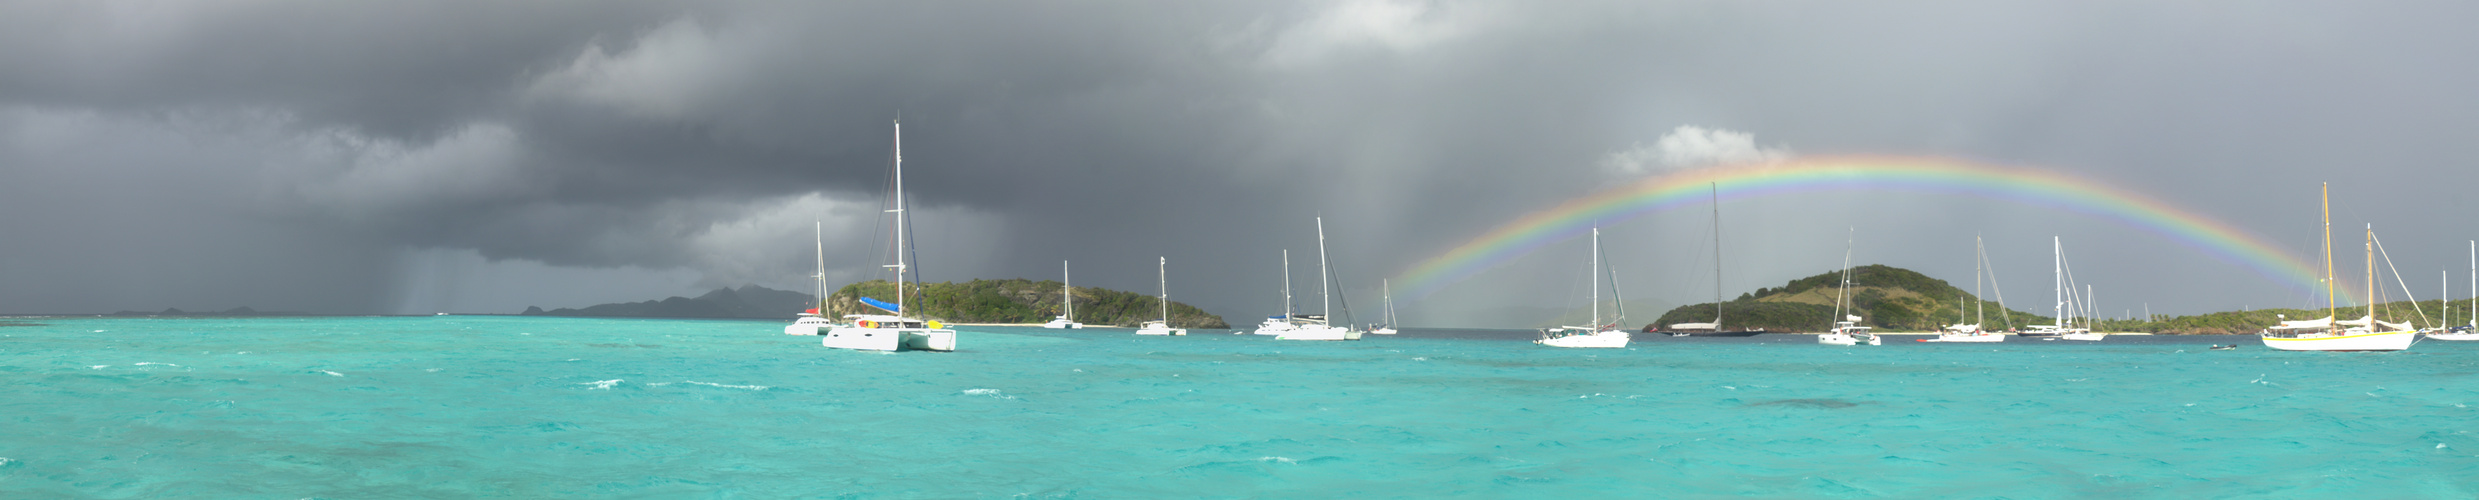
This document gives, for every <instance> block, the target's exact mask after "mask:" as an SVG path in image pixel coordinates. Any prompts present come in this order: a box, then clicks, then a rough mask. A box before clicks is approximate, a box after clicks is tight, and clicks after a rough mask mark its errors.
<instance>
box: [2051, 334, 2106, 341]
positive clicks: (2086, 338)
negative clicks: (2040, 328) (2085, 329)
mask: <svg viewBox="0 0 2479 500" xmlns="http://www.w3.org/2000/svg"><path fill="white" fill-rule="evenodd" d="M2057 338H2061V339H2066V340H2082V341H2089V342H2099V341H2100V339H2105V338H2109V334H2106V333H2068V334H2063V335H2058V336H2057Z"/></svg>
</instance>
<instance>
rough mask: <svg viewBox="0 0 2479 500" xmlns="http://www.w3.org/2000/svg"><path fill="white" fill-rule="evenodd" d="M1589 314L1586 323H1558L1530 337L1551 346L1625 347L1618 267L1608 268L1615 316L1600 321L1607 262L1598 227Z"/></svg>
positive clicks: (1623, 304) (1594, 235)
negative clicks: (1603, 256)
mask: <svg viewBox="0 0 2479 500" xmlns="http://www.w3.org/2000/svg"><path fill="white" fill-rule="evenodd" d="M1590 262H1591V263H1592V264H1591V265H1592V271H1591V273H1590V274H1591V275H1592V298H1591V302H1592V308H1591V309H1592V317H1591V318H1590V319H1588V320H1586V321H1585V323H1586V324H1587V325H1588V326H1561V327H1557V328H1543V329H1541V338H1540V339H1538V340H1534V341H1532V343H1535V344H1541V345H1545V346H1550V347H1583V348H1621V347H1627V341H1628V340H1629V339H1628V334H1627V330H1626V329H1623V328H1619V326H1618V325H1619V324H1620V323H1625V322H1626V321H1627V309H1626V307H1627V306H1626V302H1627V301H1626V298H1625V297H1624V296H1621V295H1619V292H1618V274H1617V271H1615V270H1612V271H1610V296H1611V298H1612V299H1613V300H1616V301H1617V302H1618V307H1617V312H1618V317H1616V318H1612V319H1611V320H1610V321H1609V322H1606V323H1605V322H1602V321H1601V272H1602V269H1603V268H1604V267H1606V266H1604V265H1603V264H1605V262H1604V261H1603V260H1602V253H1601V228H1598V227H1595V228H1592V258H1591V260H1590Z"/></svg>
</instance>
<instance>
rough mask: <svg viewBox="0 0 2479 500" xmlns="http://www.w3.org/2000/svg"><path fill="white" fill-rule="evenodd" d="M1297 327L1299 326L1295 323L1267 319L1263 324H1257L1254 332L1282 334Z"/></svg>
mask: <svg viewBox="0 0 2479 500" xmlns="http://www.w3.org/2000/svg"><path fill="white" fill-rule="evenodd" d="M1298 329H1300V328H1299V326H1297V325H1293V324H1291V323H1286V322H1280V321H1267V322H1265V324H1261V325H1257V331H1256V332H1255V333H1256V334H1257V335H1282V334H1284V333H1287V332H1290V331H1292V330H1298Z"/></svg>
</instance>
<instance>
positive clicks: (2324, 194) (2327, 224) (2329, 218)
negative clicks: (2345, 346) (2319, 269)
mask: <svg viewBox="0 0 2479 500" xmlns="http://www.w3.org/2000/svg"><path fill="white" fill-rule="evenodd" d="M2317 196H2318V197H2320V198H2319V199H2321V200H2323V204H2324V316H2325V317H2326V318H2328V319H2331V320H2333V321H2340V320H2341V314H2340V312H2341V311H2340V310H2341V298H2340V297H2335V296H2333V183H2330V182H2327V183H2324V187H2323V188H2322V189H2321V190H2319V191H2317ZM2325 330H2326V331H2339V330H2341V324H2340V323H2333V324H2329V325H2325Z"/></svg>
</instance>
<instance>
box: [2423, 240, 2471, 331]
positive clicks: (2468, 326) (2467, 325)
mask: <svg viewBox="0 0 2479 500" xmlns="http://www.w3.org/2000/svg"><path fill="white" fill-rule="evenodd" d="M2470 289H2471V297H2470V307H2469V308H2466V309H2465V310H2464V311H2463V312H2465V313H2468V314H2469V315H2470V322H2469V323H2465V324H2463V325H2462V326H2456V327H2452V329H2449V330H2445V331H2441V332H2434V333H2429V334H2427V338H2430V339H2436V340H2479V241H2472V242H2470ZM2447 302H2448V303H2450V302H2451V301H2447ZM2445 321H2446V322H2451V321H2453V319H2452V318H2445Z"/></svg>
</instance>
